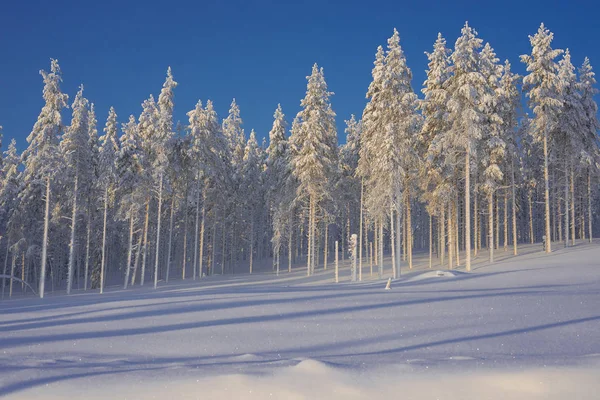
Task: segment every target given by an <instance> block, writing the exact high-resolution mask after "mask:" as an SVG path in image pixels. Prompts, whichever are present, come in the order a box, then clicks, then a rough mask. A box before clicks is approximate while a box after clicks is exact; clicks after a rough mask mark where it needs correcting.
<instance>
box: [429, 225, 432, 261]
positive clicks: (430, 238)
mask: <svg viewBox="0 0 600 400" xmlns="http://www.w3.org/2000/svg"><path fill="white" fill-rule="evenodd" d="M432 266H433V217H432V216H431V214H429V268H431V267H432Z"/></svg>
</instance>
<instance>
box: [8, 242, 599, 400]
mask: <svg viewBox="0 0 600 400" xmlns="http://www.w3.org/2000/svg"><path fill="white" fill-rule="evenodd" d="M539 250H540V248H539V245H538V246H537V247H529V248H524V249H523V251H524V253H527V254H525V255H522V256H518V257H515V258H512V257H508V255H506V254H505V253H504V252H503V251H502V250H500V251H498V253H497V255H498V256H499V261H498V262H497V263H496V264H494V265H492V266H489V265H487V264H486V263H485V262H484V261H483V257H484V256H485V255H482V256H480V258H479V259H478V260H479V261H478V262H477V263H475V268H474V271H473V272H471V273H465V272H464V271H462V270H461V269H460V268H459V269H458V270H457V271H453V272H446V273H437V272H436V271H437V270H438V269H437V268H439V266H435V269H434V270H433V271H430V270H426V271H424V270H423V266H424V265H425V264H426V263H424V262H421V263H420V267H419V268H416V270H415V271H412V272H408V271H407V270H406V269H404V270H403V274H404V275H403V276H402V278H401V279H399V280H397V281H395V282H393V284H392V290H387V291H386V290H384V287H385V282H384V281H380V280H371V279H370V280H366V281H364V282H361V283H356V284H352V283H350V282H348V271H347V267H346V266H345V267H344V269H343V273H342V281H343V282H341V283H339V284H335V283H333V270H332V267H333V266H332V265H331V266H330V268H328V270H327V271H320V272H318V273H317V274H316V275H315V276H313V277H311V278H307V277H305V276H304V273H305V271H304V269H302V268H298V269H296V270H295V271H294V272H292V273H291V274H288V273H286V272H284V273H282V274H281V275H280V276H279V277H276V276H275V275H274V274H271V273H267V272H263V273H258V274H253V275H252V276H250V275H236V276H222V277H219V276H214V277H209V278H204V279H203V280H201V281H195V282H194V281H185V282H182V281H179V282H172V283H169V284H168V285H163V286H161V287H160V288H159V289H157V290H153V289H152V288H150V287H144V288H140V287H136V288H133V289H128V290H127V291H123V290H120V289H118V288H116V287H115V288H112V289H110V288H109V290H107V292H105V294H103V295H98V294H97V293H90V292H88V293H83V292H76V294H74V295H71V296H68V297H67V296H64V295H50V296H48V297H47V298H45V299H44V300H39V299H36V298H33V297H28V298H18V296H17V297H16V298H13V299H11V300H5V301H2V302H0V397H3V396H5V397H6V398H9V399H38V398H42V399H62V398H75V399H84V398H85V399H108V398H111V399H151V398H155V399H177V398H184V399H213V398H215V399H264V398H274V399H316V398H319V399H360V398H369V399H371V398H403V399H478V400H479V399H503V400H506V399H528V400H530V399H569V400H574V399H598V398H600V397H599V396H600V394H599V393H600V380H598V376H600V243H594V244H592V245H589V244H584V243H579V244H578V245H577V246H575V247H573V248H569V249H562V250H558V251H556V252H555V253H553V254H551V255H546V254H544V253H541V252H540V251H539ZM503 258H504V259H503ZM403 267H404V265H403ZM387 269H388V270H389V268H387ZM365 271H366V273H365V278H370V276H369V273H368V266H367V268H365Z"/></svg>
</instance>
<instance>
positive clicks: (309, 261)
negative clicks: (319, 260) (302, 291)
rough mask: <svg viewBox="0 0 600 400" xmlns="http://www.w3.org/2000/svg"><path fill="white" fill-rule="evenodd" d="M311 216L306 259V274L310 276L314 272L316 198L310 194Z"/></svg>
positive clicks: (309, 218) (309, 217)
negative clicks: (313, 250)
mask: <svg viewBox="0 0 600 400" xmlns="http://www.w3.org/2000/svg"><path fill="white" fill-rule="evenodd" d="M309 204H310V205H309V207H310V209H309V216H308V246H307V247H308V249H307V259H306V275H307V276H310V275H311V273H312V257H313V254H312V246H313V236H314V230H313V220H314V218H315V216H314V214H315V200H314V197H313V196H310V201H309Z"/></svg>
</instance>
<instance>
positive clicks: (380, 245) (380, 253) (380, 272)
mask: <svg viewBox="0 0 600 400" xmlns="http://www.w3.org/2000/svg"><path fill="white" fill-rule="evenodd" d="M381 278H383V220H381V219H380V220H379V279H381Z"/></svg>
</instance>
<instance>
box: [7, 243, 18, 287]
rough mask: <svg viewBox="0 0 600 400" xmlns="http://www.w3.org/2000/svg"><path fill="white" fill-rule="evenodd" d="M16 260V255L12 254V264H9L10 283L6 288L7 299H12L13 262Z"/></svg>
mask: <svg viewBox="0 0 600 400" xmlns="http://www.w3.org/2000/svg"><path fill="white" fill-rule="evenodd" d="M16 259H17V254H16V253H13V256H12V263H11V264H10V283H9V286H8V297H12V292H13V282H14V279H13V278H14V277H15V262H16ZM17 279H18V278H17Z"/></svg>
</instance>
